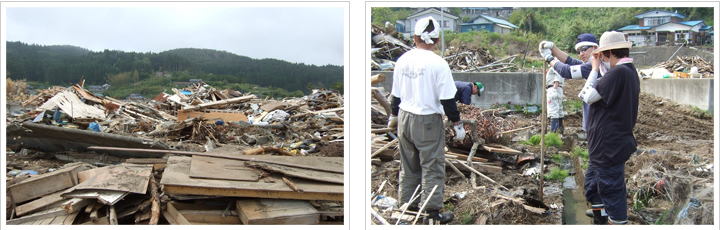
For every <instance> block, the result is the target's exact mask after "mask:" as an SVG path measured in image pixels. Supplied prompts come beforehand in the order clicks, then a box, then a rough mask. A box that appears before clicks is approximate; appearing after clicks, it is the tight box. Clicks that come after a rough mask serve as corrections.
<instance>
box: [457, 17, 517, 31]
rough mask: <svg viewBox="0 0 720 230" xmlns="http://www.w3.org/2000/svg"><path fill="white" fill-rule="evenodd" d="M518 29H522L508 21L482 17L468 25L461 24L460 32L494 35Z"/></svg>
mask: <svg viewBox="0 0 720 230" xmlns="http://www.w3.org/2000/svg"><path fill="white" fill-rule="evenodd" d="M517 28H520V27H518V26H516V25H513V24H512V23H510V22H508V21H505V20H502V19H499V18H494V17H490V16H487V15H480V16H477V17H476V18H474V19H473V20H471V21H470V22H468V23H463V24H461V25H460V32H462V33H465V32H470V31H480V30H487V31H490V32H494V33H500V34H507V33H510V32H512V31H513V30H515V29H517Z"/></svg>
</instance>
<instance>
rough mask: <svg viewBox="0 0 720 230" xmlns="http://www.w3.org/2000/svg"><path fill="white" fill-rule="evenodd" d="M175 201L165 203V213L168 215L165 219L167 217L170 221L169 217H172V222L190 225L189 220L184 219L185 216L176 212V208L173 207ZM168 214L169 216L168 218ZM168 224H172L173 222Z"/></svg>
mask: <svg viewBox="0 0 720 230" xmlns="http://www.w3.org/2000/svg"><path fill="white" fill-rule="evenodd" d="M174 203H175V202H168V203H167V213H168V215H166V216H165V218H166V219H168V222H170V219H172V222H175V223H174V224H178V225H190V222H189V221H188V220H187V219H185V217H184V216H183V215H182V214H180V212H178V210H177V209H175V206H173V204H174ZM168 216H170V218H168ZM172 222H171V223H170V224H173V223H172Z"/></svg>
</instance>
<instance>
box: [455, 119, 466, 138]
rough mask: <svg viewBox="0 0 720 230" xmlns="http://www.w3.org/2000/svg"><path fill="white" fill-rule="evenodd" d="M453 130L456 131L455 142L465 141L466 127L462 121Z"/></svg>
mask: <svg viewBox="0 0 720 230" xmlns="http://www.w3.org/2000/svg"><path fill="white" fill-rule="evenodd" d="M453 129H455V141H462V140H465V127H464V126H463V123H462V121H461V122H460V123H458V124H457V125H454V126H453Z"/></svg>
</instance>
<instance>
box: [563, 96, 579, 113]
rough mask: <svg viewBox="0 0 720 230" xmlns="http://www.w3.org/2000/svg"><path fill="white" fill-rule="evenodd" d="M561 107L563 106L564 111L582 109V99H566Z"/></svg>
mask: <svg viewBox="0 0 720 230" xmlns="http://www.w3.org/2000/svg"><path fill="white" fill-rule="evenodd" d="M562 103H563V108H565V111H568V112H578V111H582V108H583V101H582V100H579V99H578V100H571V101H570V100H566V101H563V102H562Z"/></svg>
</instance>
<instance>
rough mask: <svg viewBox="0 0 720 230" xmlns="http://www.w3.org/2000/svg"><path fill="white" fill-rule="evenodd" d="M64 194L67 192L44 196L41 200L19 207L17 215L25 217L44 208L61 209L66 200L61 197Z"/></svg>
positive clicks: (16, 210) (16, 211)
mask: <svg viewBox="0 0 720 230" xmlns="http://www.w3.org/2000/svg"><path fill="white" fill-rule="evenodd" d="M64 192H65V191H60V192H56V193H53V194H50V195H47V196H44V197H42V198H40V199H36V200H33V201H30V202H28V203H25V204H23V205H20V206H17V207H15V214H16V215H17V216H24V215H26V214H28V213H32V212H34V211H37V210H40V209H43V208H49V207H53V206H55V207H60V205H61V204H62V203H61V201H63V200H65V198H63V197H62V196H60V195H61V194H62V193H64Z"/></svg>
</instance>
